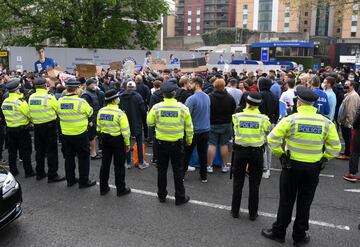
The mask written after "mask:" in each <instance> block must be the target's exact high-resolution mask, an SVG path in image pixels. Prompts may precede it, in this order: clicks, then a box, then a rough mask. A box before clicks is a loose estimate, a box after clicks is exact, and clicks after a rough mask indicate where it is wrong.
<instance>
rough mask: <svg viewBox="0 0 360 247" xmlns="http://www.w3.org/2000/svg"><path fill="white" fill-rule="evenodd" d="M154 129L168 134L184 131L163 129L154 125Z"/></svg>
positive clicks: (182, 131)
mask: <svg viewBox="0 0 360 247" xmlns="http://www.w3.org/2000/svg"><path fill="white" fill-rule="evenodd" d="M156 131H159V132H162V133H164V134H169V135H178V134H183V133H184V130H164V129H161V127H160V128H159V126H156Z"/></svg>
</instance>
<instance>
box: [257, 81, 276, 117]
mask: <svg viewBox="0 0 360 247" xmlns="http://www.w3.org/2000/svg"><path fill="white" fill-rule="evenodd" d="M271 86H272V82H271V80H270V79H268V78H260V79H259V90H260V94H261V97H262V104H261V105H260V106H259V110H260V112H261V113H262V114H265V115H266V116H268V117H269V119H270V123H272V124H276V123H277V121H278V119H279V98H278V97H277V96H276V95H275V94H273V93H272V92H271V91H270V88H271Z"/></svg>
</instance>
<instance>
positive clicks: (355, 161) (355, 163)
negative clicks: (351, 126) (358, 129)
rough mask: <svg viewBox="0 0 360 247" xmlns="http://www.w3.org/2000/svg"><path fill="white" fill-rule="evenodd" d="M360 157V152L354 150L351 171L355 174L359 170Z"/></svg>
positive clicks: (350, 162)
mask: <svg viewBox="0 0 360 247" xmlns="http://www.w3.org/2000/svg"><path fill="white" fill-rule="evenodd" d="M359 157H360V153H359V152H358V151H357V152H354V151H352V152H351V154H350V160H349V172H350V173H351V174H353V175H355V174H356V173H358V172H359Z"/></svg>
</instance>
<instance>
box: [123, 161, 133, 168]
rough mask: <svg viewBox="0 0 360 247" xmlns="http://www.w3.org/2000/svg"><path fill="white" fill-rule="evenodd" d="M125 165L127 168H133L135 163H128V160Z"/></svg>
mask: <svg viewBox="0 0 360 247" xmlns="http://www.w3.org/2000/svg"><path fill="white" fill-rule="evenodd" d="M125 166H126V169H131V168H133V167H134V165H133V164H132V163H130V164H129V163H127V162H126V165H125Z"/></svg>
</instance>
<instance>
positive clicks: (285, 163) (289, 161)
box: [280, 150, 327, 170]
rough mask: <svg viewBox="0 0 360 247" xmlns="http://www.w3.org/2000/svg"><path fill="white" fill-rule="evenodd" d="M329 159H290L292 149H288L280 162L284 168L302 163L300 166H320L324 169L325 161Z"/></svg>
mask: <svg viewBox="0 0 360 247" xmlns="http://www.w3.org/2000/svg"><path fill="white" fill-rule="evenodd" d="M326 162H327V160H325V159H321V160H319V161H316V162H303V161H297V160H292V159H290V150H287V151H286V154H283V155H282V156H281V157H280V164H281V167H282V168H283V169H291V168H292V166H293V165H300V166H310V167H314V168H320V169H321V170H322V169H324V167H325V163H326Z"/></svg>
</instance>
